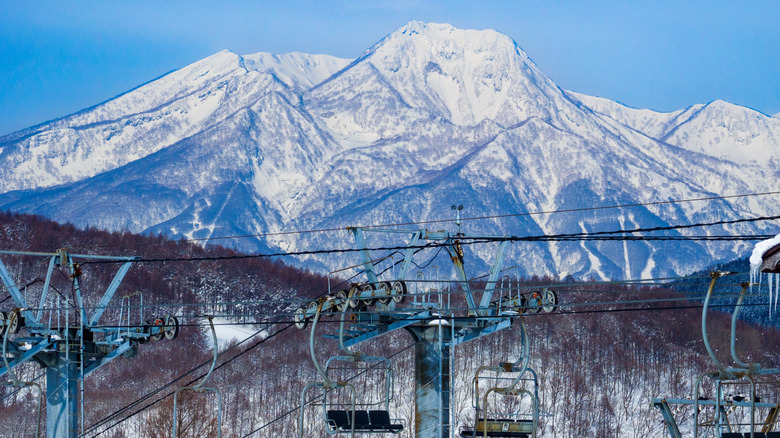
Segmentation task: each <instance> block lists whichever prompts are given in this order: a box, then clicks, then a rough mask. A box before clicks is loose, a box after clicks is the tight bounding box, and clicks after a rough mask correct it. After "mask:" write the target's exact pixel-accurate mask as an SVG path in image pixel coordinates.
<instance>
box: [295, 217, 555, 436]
mask: <svg viewBox="0 0 780 438" xmlns="http://www.w3.org/2000/svg"><path fill="white" fill-rule="evenodd" d="M459 212H460V210H458V213H459ZM456 224H457V226H458V232H457V233H455V234H451V233H449V232H447V231H429V230H414V231H399V230H393V229H377V228H371V229H363V228H348V230H349V231H350V232H351V233H352V235H353V237H354V239H355V243H356V245H357V247H358V248H359V249H360V254H361V257H362V264H361V265H358V266H362V268H363V269H364V271H365V274H366V277H367V279H368V283H367V284H362V285H358V284H353V286H352V288H351V289H350V290H349V292H348V293H347V292H346V291H339V292H338V293H329V295H328V297H327V298H326V299H325V300H324V301H321V302H320V303H319V305H318V304H317V303H316V302H313V303H312V304H310V305H309V306H308V307H307V308H300V309H298V311H297V312H296V322H297V325H298V327H299V328H304V327H305V326H306V323H307V321H310V320H312V319H313V318H314V316H315V315H317V317H319V313H328V312H332V311H333V310H338V311H342V309H343V308H344V306H345V305H346V304H345V303H344V302H343V301H344V299H343V298H344V297H345V296H348V299H347V300H346V301H347V302H349V303H372V304H371V305H374V304H373V303H374V302H377V304H376V310H375V311H371V312H356V313H355V314H354V317H355V321H354V323H353V325H352V328H351V329H350V330H349V331H348V332H349V335H347V336H345V337H343V339H341V342H342V343H343V345H344V346H346V347H352V346H355V345H357V344H360V343H362V342H365V341H368V340H371V339H374V338H376V337H379V336H382V335H385V334H387V333H390V332H393V331H396V330H399V329H404V330H405V331H407V332H408V333H409V334H410V335H411V337H412V339H413V340H414V382H415V395H414V397H415V415H414V423H415V424H414V436H415V437H417V438H451V437H452V436H453V430H452V424H451V415H450V409H451V404H452V351H453V349H454V348H455V347H456V346H458V345H460V344H462V343H465V342H468V341H471V340H474V339H477V338H480V337H483V336H487V335H490V334H493V333H496V332H498V331H501V330H504V329H506V328H509V327H511V326H512V323H513V319H514V318H515V317H517V312H516V311H513V312H503V311H502V310H501V308H499V307H496V306H495V305H494V304H495V303H493V302H492V300H493V296H494V292H495V291H496V290H497V287H496V286H497V285H498V283H499V276H500V275H501V272H502V264H503V261H504V256H505V254H506V250H507V247H508V243H509V242H508V241H506V240H503V241H501V239H500V238H499V239H498V240H500V243H499V244H498V248H497V250H496V253H495V256H494V259H493V263H492V265H491V267H490V272H489V274H488V275H487V279H485V280H484V284H485V287H484V290H483V292H482V295H481V296H480V297H479V300H477V299H476V298H477V297H475V294H474V292H473V291H472V289H471V287H470V285H469V279H468V277H467V276H466V273H465V270H464V265H463V262H464V258H463V248H462V246H461V241H462V240H463V239H496V238H497V237H500V236H466V235H465V234H463V233H462V232H461V229H460V214H458V219H457V221H456ZM365 231H371V232H372V233H389V234H405V235H408V236H410V239H409V241H408V247H407V249H406V250H405V251H404V259H403V261H402V263H401V268H400V272H399V273H397V274H396V275H395V281H393V282H392V284H393V286H392V288H389V287H387V286H385V287H384V288H383V286H382V285H383V284H390V283H389V282H382V281H380V280H379V278H378V275H377V271H376V265H375V263H376V262H377V260H374V259H372V258H371V254H370V253H369V250H368V246H367V244H366V238H365ZM426 245H427V246H426ZM423 247H442V248H444V249H445V250H446V251H447V252H448V253H449V256H450V259H451V260H452V263H453V266H454V268H455V272H456V274H457V277H458V279H457V284H459V285H460V288H461V290H462V293H463V294H464V297H465V302H466V306H467V308H468V310H467V311H466V313H465V315H463V316H458V317H455V315H453V314H452V312H451V310H449V309H447V307H449V305H446V306H444V308H445V311H444V312H443V311H441V310H440V309H438V308H437V306H436V305H433V303H431V302H424V301H421V302H417V300H416V298H415V302H413V303H407V305H406V306H405V307H403V308H402V307H401V302H402V301H403V298H406V295H407V291H406V286H405V280H406V278H407V273H408V270H409V268H410V266H411V262H412V258H413V255H414V253H415V252H416V251H417V250H419V249H421V248H423ZM382 260H383V259H382ZM439 292H440V291H439ZM428 295H430V294H428ZM399 296H400V297H402V298H398V299H396V298H397V297H399ZM408 296H409V297H412V296H415V294H412V293H409V294H408ZM547 297H548V298H550V299H554V300H555V302H544V301H543V300H541V299H540V300H539V302H537V303H534V304H533V305H534V306H537V307H536V308H537V309H542V308H543V307H542V305H544V304H546V305H547V307H546V309H552V308H555V306H556V305H557V295H555V294H554V293H550V294H548V295H547ZM389 298H393V299H392V300H390V299H389ZM513 303H514V304H513V305H514V306H515V308H517V307H520V306H521V303H520V299H519V297H518V299H517V300H515V302H513ZM445 304H446V303H445ZM350 305H351V304H350ZM364 305H366V304H364ZM522 305H525V303H523V304H522ZM318 309H319V310H318ZM545 311H547V310H545ZM550 311H551V310H550ZM326 336H330V337H334V338H335V336H331V335H326Z"/></svg>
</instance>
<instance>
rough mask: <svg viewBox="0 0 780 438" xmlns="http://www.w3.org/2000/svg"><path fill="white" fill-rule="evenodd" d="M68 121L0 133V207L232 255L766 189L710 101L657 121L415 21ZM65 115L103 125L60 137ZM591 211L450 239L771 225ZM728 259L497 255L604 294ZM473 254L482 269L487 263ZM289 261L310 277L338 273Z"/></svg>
mask: <svg viewBox="0 0 780 438" xmlns="http://www.w3.org/2000/svg"><path fill="white" fill-rule="evenodd" d="M93 108H97V107H93ZM140 109H146V110H147V112H143V113H140V112H139V110H140ZM123 111H124V112H125V114H124V117H122V118H117V119H116V120H114V118H115V117H108V118H107V116H108V115H110V114H113V115H114V116H115V115H117V114H120V113H122V112H123ZM68 117H73V118H71V119H69V118H68ZM68 117H65V118H62V119H58V120H59V121H58V122H56V123H53V124H52V125H45V124H44V125H39V126H43V127H42V128H40V129H39V131H38V132H37V133H32V134H30V135H29V136H28V137H19V136H18V135H16V134H11V135H9V136H4V137H1V138H0V163H3V164H5V166H3V168H0V176H2V178H0V180H2V181H4V182H3V183H0V208H3V209H12V210H16V211H23V212H30V213H36V214H42V215H44V216H48V217H52V218H54V219H56V220H58V221H67V222H72V223H75V224H78V225H80V226H97V227H100V228H106V229H126V230H130V231H134V232H149V233H163V234H167V235H169V236H171V237H174V238H209V237H219V236H226V235H255V236H256V237H253V238H247V239H244V240H241V241H239V240H236V241H234V242H232V244H233V245H235V246H236V247H237V248H238V249H240V250H242V251H258V250H263V251H265V250H270V251H278V250H283V251H295V250H303V249H308V248H317V247H333V246H334V245H336V246H339V245H345V244H349V242H348V239H347V238H346V235H345V234H342V233H337V232H331V233H330V234H323V235H315V234H307V235H302V236H293V235H289V234H287V235H268V233H271V234H273V233H279V232H285V231H289V230H311V229H323V228H326V229H333V228H343V227H344V226H346V225H354V224H376V223H408V222H418V221H428V220H432V219H436V220H438V219H443V218H447V219H449V217H448V214H449V213H448V209H449V205H451V204H466V205H467V207H468V208H469V210H467V211H468V213H469V214H470V215H473V216H495V215H501V214H504V213H506V212H522V214H530V213H533V212H538V211H551V210H560V209H564V210H568V209H572V208H575V209H576V208H587V207H597V206H602V207H603V206H610V205H624V204H642V203H652V202H657V201H659V200H670V199H672V200H674V199H677V200H684V199H693V198H702V197H712V196H722V195H733V194H747V193H765V192H771V191H774V190H777V189H778V186H777V183H775V182H774V180H776V173H777V171H776V169H778V168H780V162H778V158H776V157H777V156H780V155H778V153H777V152H778V149H780V120H777V119H772V118H770V117H767V116H765V115H762V114H760V113H756V112H753V111H752V110H749V109H746V108H742V107H738V106H735V105H731V104H726V103H723V102H721V101H715V102H711V103H709V104H706V105H701V104H697V105H693V106H691V107H689V108H686V109H683V110H679V111H675V112H672V113H659V112H655V111H651V110H639V109H634V108H630V107H627V106H625V105H622V104H619V103H617V102H613V101H610V100H608V99H603V98H596V97H592V96H586V95H583V94H579V93H576V92H572V91H568V90H563V89H561V88H560V87H559V86H558V85H557V84H555V82H554V81H553V80H552V79H551V78H549V77H548V76H547V75H545V74H544V73H543V72H542V71H541V70H540V69H539V68H538V66H536V64H534V63H533V61H532V60H531V58H530V57H528V55H527V54H526V53H525V52H524V51H523V50H522V49H521V48H520V47H519V45H517V43H516V42H515V41H514V40H512V39H511V38H510V37H508V36H506V35H503V34H500V33H498V32H496V31H492V30H487V31H476V30H461V29H457V28H454V27H453V26H450V25H446V24H431V23H428V24H426V23H421V22H410V23H408V24H407V25H406V26H404V27H402V28H400V29H399V30H397V31H395V32H393V33H391V34H389V35H388V36H387V37H385V38H383V39H382V40H380V41H379V42H377V43H376V44H374V45H373V46H371V47H370V48H369V49H367V50H366V51H364V52H363V53H362V54H361V56H360V57H358V58H356V59H355V60H351V61H350V60H346V59H341V58H335V57H331V56H328V55H307V54H300V53H291V54H284V55H272V54H267V53H262V52H260V53H256V54H253V55H243V56H242V55H239V54H236V53H234V52H230V51H222V52H218V53H217V54H214V55H212V56H210V57H207V58H205V59H204V60H201V61H198V62H196V63H193V64H190V65H189V66H186V67H184V68H182V69H180V70H177V71H176V72H173V73H171V74H169V75H166V76H163V77H162V78H160V79H158V80H156V81H151V82H149V83H147V84H145V85H143V86H141V87H138V88H136V89H134V90H133V91H131V92H128V93H125V94H123V95H121V96H120V98H118V99H115V100H112V101H109V102H108V103H105V104H103V106H101V107H99V108H97V109H93V110H85V112H79V113H76V114H74V115H72V116H68ZM85 121H87V122H95V121H102V124H94V123H93V124H84V125H68V123H77V122H79V123H81V122H85ZM47 126H48V128H47ZM36 129H38V128H36ZM713 133H714V134H713ZM15 135H16V136H15ZM734 145H736V146H734ZM773 172H774V173H773ZM94 212H99V214H94ZM612 212H613V213H614V215H610V214H591V213H583V215H582V216H581V217H575V216H574V215H571V214H564V215H558V216H555V215H534V216H528V218H526V219H512V218H508V219H504V220H503V222H500V221H498V220H492V221H483V222H471V223H472V224H474V225H473V226H472V227H471V228H470V230H469V231H472V232H477V233H494V234H507V233H509V234H522V232H525V233H537V234H539V233H541V234H560V233H579V232H592V231H602V230H604V228H605V227H608V229H624V227H629V228H631V227H632V226H635V227H642V226H650V224H652V225H653V226H669V225H676V224H683V223H696V222H711V221H713V220H724V219H736V218H739V217H745V216H748V215H752V216H755V215H770V214H776V213H775V209H774V204H773V203H772V202H771V199H767V198H766V197H758V198H753V199H749V198H735V199H729V200H720V201H715V202H713V203H712V204H711V205H707V206H704V207H702V208H700V207H699V206H698V205H692V204H691V203H684V204H679V205H677V206H674V207H672V206H648V207H642V208H639V207H635V208H622V209H614V210H613V211H612ZM558 218H562V219H558ZM777 231H778V227H777V226H775V225H771V224H754V225H736V226H721V227H715V228H714V229H711V230H708V231H707V233H709V234H723V233H725V234H729V233H738V234H755V233H759V234H764V233H776V232H777ZM693 233H694V232H693V231H680V232H679V233H678V234H680V235H686V234H688V235H690V234H693ZM380 240H381V239H380ZM382 242H383V243H386V242H385V241H382ZM748 247H749V244H745V243H742V242H734V243H729V244H724V243H711V242H683V243H678V244H672V243H648V242H634V243H619V242H618V243H615V242H601V243H598V242H588V243H585V242H583V243H573V242H560V243H552V244H550V245H549V246H548V247H541V246H539V245H537V246H533V245H528V246H527V247H525V248H514V249H512V250H511V251H510V252H512V254H513V255H514V256H518V257H522V258H524V259H525V260H526V264H527V266H525V267H523V268H522V269H523V271H524V273H525V274H527V275H536V274H539V275H542V274H545V275H560V276H561V277H564V276H566V275H574V276H584V277H594V278H608V277H613V276H614V277H637V276H643V277H649V276H653V275H672V274H682V273H686V272H692V271H693V270H696V269H700V268H702V267H704V266H706V265H710V264H712V263H714V262H718V261H723V260H727V259H733V258H735V257H737V256H740V255H744V253H745V252H746V251H747V250H748ZM477 253H479V257H477V259H476V260H473V262H474V263H477V265H478V266H484V265H485V263H487V260H488V259H489V258H490V255H489V251H487V250H485V251H482V252H480V251H477ZM691 254H694V255H693V256H691ZM632 259H633V262H632ZM300 263H302V264H304V265H305V266H308V267H311V268H316V269H328V270H331V269H333V268H335V267H337V266H338V265H340V264H353V260H351V259H345V258H343V257H342V258H338V257H337V258H335V259H330V260H329V259H325V258H323V257H320V258H316V257H302V258H301V260H300Z"/></svg>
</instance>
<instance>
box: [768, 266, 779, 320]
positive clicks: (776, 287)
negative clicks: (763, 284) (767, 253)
mask: <svg viewBox="0 0 780 438" xmlns="http://www.w3.org/2000/svg"><path fill="white" fill-rule="evenodd" d="M769 275H771V276H773V277H775V305H774V309H775V312H777V296H778V295H780V275H778V274H769ZM770 300H771V298H770Z"/></svg>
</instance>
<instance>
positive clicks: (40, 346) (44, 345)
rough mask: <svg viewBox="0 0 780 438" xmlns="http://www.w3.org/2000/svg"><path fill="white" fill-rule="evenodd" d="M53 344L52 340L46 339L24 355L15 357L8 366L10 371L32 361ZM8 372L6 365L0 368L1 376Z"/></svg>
mask: <svg viewBox="0 0 780 438" xmlns="http://www.w3.org/2000/svg"><path fill="white" fill-rule="evenodd" d="M9 344H10V343H9ZM52 344H53V342H51V341H50V340H48V339H47V338H45V339H44V340H42V341H41V342H39V343H37V344H35V345H33V346H32V347H30V349H29V350H26V351H25V352H24V353H22V354H20V355H17V356H16V357H14V359H13V360H10V361H8V365H9V367H10V369H14V368H16V366H17V365H20V364H21V363H23V362H27V361H28V360H30V359H31V358H32V357H33V356H35V355H36V354H38V353H40V352H41V351H43V350H45V349H47V348H49V347H50V346H51V345H52ZM18 351H22V350H18ZM7 372H8V368H6V367H5V365H3V366H1V367H0V376H2V375H4V374H5V373H7Z"/></svg>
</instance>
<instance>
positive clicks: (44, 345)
mask: <svg viewBox="0 0 780 438" xmlns="http://www.w3.org/2000/svg"><path fill="white" fill-rule="evenodd" d="M0 255H2V256H27V257H37V258H43V259H48V260H49V263H48V269H47V271H46V276H45V279H43V283H44V284H43V288H42V290H41V295H40V298H39V300H38V302H32V301H33V300H32V299H31V300H30V301H31V302H28V298H30V297H29V296H28V294H27V291H26V290H25V291H24V292H23V291H22V290H21V289H20V287H19V285H18V284H17V283H16V282H15V281H14V280H13V278H12V276H11V274H10V273H9V271H8V269H7V268H6V265H5V264H4V263H3V261H2V259H0V279H2V281H3V284H4V285H5V288H6V290H7V291H8V292H9V293H10V295H11V298H12V299H13V302H14V305H15V307H14V309H13V311H12V312H13V315H11V317H10V318H8V315H7V314H6V313H5V312H0V317H2V320H0V332H4V331H6V330H9V331H11V332H12V333H17V332H18V330H19V329H21V328H22V327H23V328H24V329H26V335H25V336H24V337H17V338H15V339H13V340H12V341H10V340H7V338H6V343H7V345H4V354H5V357H4V361H3V364H2V367H0V376H3V375H5V374H6V373H10V374H11V375H12V376H13V372H12V370H13V369H14V368H15V367H17V366H19V365H21V364H22V363H25V362H36V363H38V364H39V365H41V366H42V367H43V368H45V370H46V372H45V374H46V436H47V437H48V438H77V437H78V436H79V433H80V431H81V430H82V429H83V404H84V399H83V392H84V378H85V377H86V376H87V375H89V374H91V373H92V372H94V371H96V370H97V369H99V368H100V367H102V366H103V365H105V364H107V363H108V362H110V361H111V360H113V359H116V358H117V357H120V356H126V357H130V356H133V355H134V354H135V353H136V351H137V344H138V343H139V342H140V343H145V342H147V341H148V340H149V338H150V337H152V338H153V339H159V338H162V337H163V336H164V337H165V338H167V339H173V338H174V337H175V335H176V334H178V321H177V320H176V319H175V318H173V319H172V320H174V321H176V324H175V327H169V326H168V320H167V319H166V320H161V319H158V321H163V322H162V323H160V324H158V325H155V326H147V325H144V327H130V325H129V324H128V325H127V326H119V325H117V326H115V327H112V326H109V325H106V324H99V323H100V321H101V317H102V316H103V314H104V312H105V311H106V308H107V306H108V304H109V302H111V299H112V298H113V296H114V294H115V293H116V291H117V289H118V288H119V285H120V284H121V282H122V279H123V278H124V276H125V274H127V271H128V270H129V269H130V267H131V265H132V264H133V262H134V261H135V260H138V258H137V257H114V256H98V255H82V254H69V253H68V252H67V251H65V250H64V249H61V250H58V251H57V252H55V253H40V252H20V251H0ZM101 260H102V261H113V262H119V263H120V264H121V265H120V267H119V269H118V271H117V272H116V274H115V275H114V278H113V280H112V281H111V283H110V285H109V286H108V288H107V289H106V290H105V292H104V293H103V295H102V296H101V297H100V299H99V300H98V302H97V303H96V304H95V305H91V306H89V307H86V306H85V303H84V296H83V294H82V290H81V285H80V280H79V278H80V275H81V267H80V265H79V263H82V262H85V261H101ZM57 268H60V269H64V270H66V271H67V272H68V277H69V278H70V280H71V282H72V287H73V297H74V301H75V303H72V304H74V305H73V306H72V307H71V305H69V304H68V303H67V302H65V303H64V306H63V305H62V303H61V302H60V298H59V297H58V296H57V295H55V294H50V289H52V287H51V283H52V273H54V272H55V270H56V269H57ZM23 289H25V288H23ZM128 312H129V306H128ZM120 319H121V316H120ZM5 334H8V333H5Z"/></svg>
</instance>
